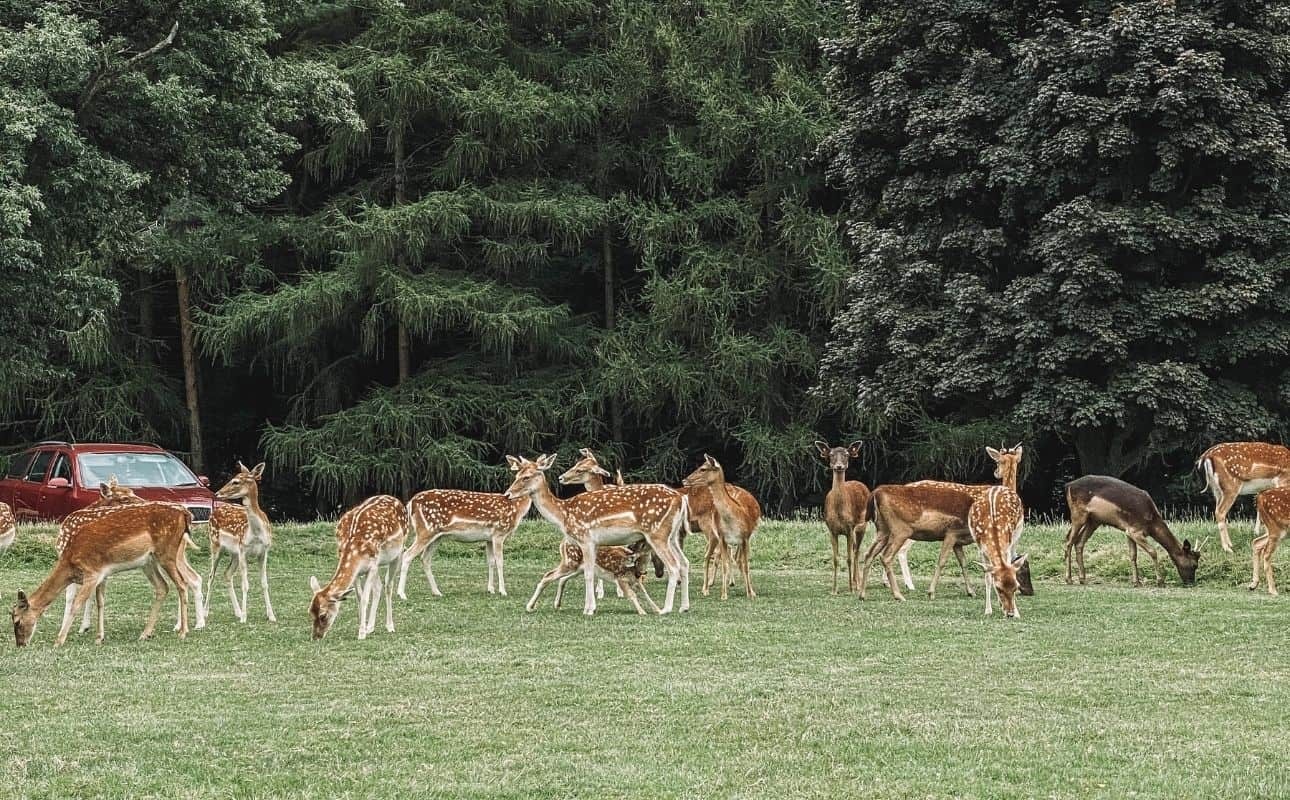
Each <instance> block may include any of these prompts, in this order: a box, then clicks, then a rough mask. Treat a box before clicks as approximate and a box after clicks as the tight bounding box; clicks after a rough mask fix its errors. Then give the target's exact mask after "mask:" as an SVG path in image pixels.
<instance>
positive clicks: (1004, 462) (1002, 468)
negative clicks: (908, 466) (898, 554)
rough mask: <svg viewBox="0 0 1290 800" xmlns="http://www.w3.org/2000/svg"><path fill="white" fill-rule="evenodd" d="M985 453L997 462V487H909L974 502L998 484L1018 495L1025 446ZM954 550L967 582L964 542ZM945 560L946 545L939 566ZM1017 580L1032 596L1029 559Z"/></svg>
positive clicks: (945, 484)
mask: <svg viewBox="0 0 1290 800" xmlns="http://www.w3.org/2000/svg"><path fill="white" fill-rule="evenodd" d="M985 452H986V455H988V456H990V458H991V459H992V460H993V461H994V477H996V478H998V479H999V483H998V484H980V483H954V482H952V481H932V480H923V481H914V482H913V483H911V484H909V485H910V486H939V487H941V488H944V489H953V490H955V491H959V492H964V493H965V494H968V495H971V496H972V499H973V500H980V499H982V498H984V497H985V496H986V494H987V493H988V492H989V491H990V490H991V489H993V488H994V487H995V486H996V485H998V486H1004V487H1006V488H1008V489H1011V490H1012V491H1013V492H1016V491H1017V474H1018V472H1019V471H1020V468H1021V456H1022V453H1023V448H1022V446H1021V445H1020V444H1017V445H1014V446H1012V447H1001V448H1000V449H998V450H995V449H994V448H993V447H987V448H986V449H985ZM908 547H909V545H906V548H908ZM953 549H954V556H955V558H956V559H957V560H958V562H959V568H960V569H961V570H963V571H964V574H963V580H964V581H966V580H967V572H966V566H965V563H964V560H963V545H962V544H961V543H957V542H956V543H955V544H954V545H953ZM945 558H946V553H945V549H944V546H942V549H941V558H940V564H944V562H945ZM937 571H938V572H939V571H940V565H938V566H937ZM1017 578H1018V580H1019V581H1020V584H1021V593H1022V594H1023V595H1027V596H1029V595H1033V594H1034V593H1035V587H1034V584H1033V583H1031V580H1030V562H1029V560H1027V561H1023V562H1021V564H1020V565H1019V568H1018V572H1017ZM906 585H907V586H908V585H909V583H908V581H906ZM910 588H911V589H912V588H913V587H912V586H911V587H910Z"/></svg>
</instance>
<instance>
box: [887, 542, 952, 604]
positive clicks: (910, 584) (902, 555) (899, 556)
mask: <svg viewBox="0 0 1290 800" xmlns="http://www.w3.org/2000/svg"><path fill="white" fill-rule="evenodd" d="M913 546H914V540H913V539H910V540H908V541H906V542H905V543H904V544H903V545H901V547H900V549H899V550H897V551H896V561H898V562H899V563H900V579H901V580H902V581H904V582H905V588H906V589H908V590H909V591H911V592H912V591H914V578H913V576H912V575H910V574H909V548H911V547H913ZM961 562H962V559H960V563H961ZM968 594H971V592H968Z"/></svg>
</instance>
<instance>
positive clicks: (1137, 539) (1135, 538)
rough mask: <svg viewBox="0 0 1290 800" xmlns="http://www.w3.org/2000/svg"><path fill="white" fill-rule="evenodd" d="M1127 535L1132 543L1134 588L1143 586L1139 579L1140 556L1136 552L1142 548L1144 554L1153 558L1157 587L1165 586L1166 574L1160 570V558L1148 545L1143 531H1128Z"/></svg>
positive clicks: (1152, 563)
mask: <svg viewBox="0 0 1290 800" xmlns="http://www.w3.org/2000/svg"><path fill="white" fill-rule="evenodd" d="M1127 533H1128V535H1129V542H1130V547H1129V551H1130V554H1131V555H1132V556H1133V581H1134V583H1133V585H1134V586H1141V585H1142V581H1141V580H1140V579H1139V578H1138V564H1137V561H1138V558H1137V556H1138V554H1137V552H1136V550H1137V548H1139V547H1140V548H1142V551H1143V552H1144V553H1146V554H1147V555H1148V556H1150V557H1151V566H1152V567H1153V568H1154V569H1155V573H1156V585H1157V586H1164V585H1165V574H1164V573H1163V572H1161V570H1160V556H1159V555H1158V554H1157V553H1156V551H1155V548H1153V547H1152V546H1151V545H1150V544H1148V543H1147V537H1146V535H1145V534H1143V533H1142V531H1136V530H1135V531H1128V532H1127Z"/></svg>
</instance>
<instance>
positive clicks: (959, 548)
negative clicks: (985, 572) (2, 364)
mask: <svg viewBox="0 0 1290 800" xmlns="http://www.w3.org/2000/svg"><path fill="white" fill-rule="evenodd" d="M954 557H955V558H956V559H958V562H959V574H960V575H962V576H963V591H964V592H966V593H967V596H968V597H976V592H975V591H973V589H972V582H971V581H970V580H968V568H967V559H966V558H964V557H963V545H961V544H958V543H957V542H956V543H955V544H954Z"/></svg>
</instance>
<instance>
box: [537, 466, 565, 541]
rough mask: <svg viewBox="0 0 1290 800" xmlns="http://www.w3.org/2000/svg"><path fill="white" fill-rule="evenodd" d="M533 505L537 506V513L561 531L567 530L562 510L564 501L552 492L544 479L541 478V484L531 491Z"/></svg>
mask: <svg viewBox="0 0 1290 800" xmlns="http://www.w3.org/2000/svg"><path fill="white" fill-rule="evenodd" d="M533 505H535V506H537V510H538V513H539V514H541V515H542V516H544V517H546V518H547V521H549V522H550V523H551V524H553V525H555V526H556V527H557V528H559V529H560V532H561V533H568V532H569V524H568V523H569V521H568V515H567V514H566V513H565V510H564V501H563V500H561V499H560V498H558V497H556V496H555V494H554V493H552V491H551V487H550V485H548V484H547V482H546V480H545V479H543V480H542V486H541V487H540V488H539V489H538V490H537V491H536V492H534V493H533Z"/></svg>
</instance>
